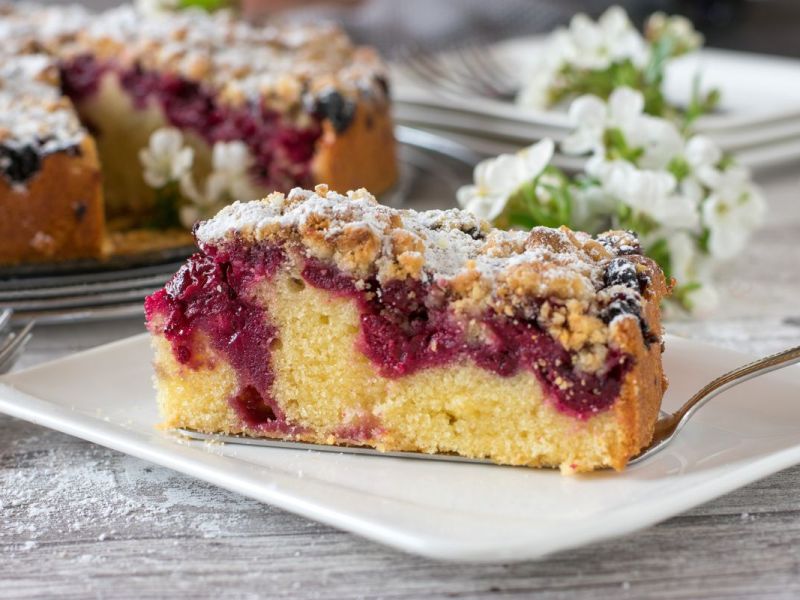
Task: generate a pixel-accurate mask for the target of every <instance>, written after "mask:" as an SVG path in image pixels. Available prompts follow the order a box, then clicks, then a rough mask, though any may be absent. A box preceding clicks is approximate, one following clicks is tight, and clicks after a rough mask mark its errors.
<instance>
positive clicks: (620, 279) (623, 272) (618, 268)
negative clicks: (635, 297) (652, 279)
mask: <svg viewBox="0 0 800 600" xmlns="http://www.w3.org/2000/svg"><path fill="white" fill-rule="evenodd" d="M604 283H605V285H606V287H610V286H612V285H624V286H625V287H627V288H630V289H632V290H636V291H641V290H640V287H639V277H638V275H637V273H636V265H634V264H633V263H632V262H630V261H628V260H625V259H624V258H615V259H614V260H612V261H611V262H610V263H609V265H608V267H607V268H606V273H605V276H604Z"/></svg>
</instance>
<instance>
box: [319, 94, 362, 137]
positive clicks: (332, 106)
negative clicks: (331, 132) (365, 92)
mask: <svg viewBox="0 0 800 600" xmlns="http://www.w3.org/2000/svg"><path fill="white" fill-rule="evenodd" d="M315 109H316V110H315V112H316V113H317V114H318V115H320V116H322V117H325V118H327V119H328V120H329V121H330V122H331V125H333V128H334V129H335V130H336V131H337V132H338V133H341V132H342V131H344V130H345V129H347V126H348V125H350V122H351V121H352V120H353V116H354V115H355V112H356V105H355V103H354V102H351V101H350V100H346V99H345V98H344V96H342V95H341V94H340V93H339V92H337V91H336V90H332V91H330V92H326V93H325V94H323V95H322V96H320V97H318V98H317V102H316V107H315Z"/></svg>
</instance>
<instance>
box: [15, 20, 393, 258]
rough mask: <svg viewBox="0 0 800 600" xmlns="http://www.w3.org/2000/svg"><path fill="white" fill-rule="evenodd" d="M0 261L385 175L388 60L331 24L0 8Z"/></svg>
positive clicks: (389, 149)
mask: <svg viewBox="0 0 800 600" xmlns="http://www.w3.org/2000/svg"><path fill="white" fill-rule="evenodd" d="M0 39H2V40H3V44H2V48H0V264H15V263H20V262H32V261H37V262H38V261H54V260H67V259H73V258H86V257H102V256H103V255H104V253H105V252H106V251H107V247H106V246H107V243H106V240H107V236H106V229H107V228H108V227H110V228H111V229H130V228H142V227H145V228H156V229H169V228H172V227H186V228H188V227H190V226H191V225H192V223H193V222H194V221H196V220H197V219H200V218H207V217H210V216H212V215H213V214H214V213H215V212H216V211H217V210H218V209H219V208H221V207H222V206H224V205H226V204H228V203H230V202H231V201H233V200H239V199H247V198H253V199H255V198H259V197H262V196H264V195H265V194H266V193H267V192H272V191H275V190H279V191H288V190H289V189H291V188H293V187H295V186H305V187H308V186H310V185H313V184H314V183H318V182H323V181H324V182H327V183H330V184H331V185H332V186H336V187H337V188H339V189H356V188H360V187H368V188H370V189H372V190H374V191H376V192H381V191H384V190H386V189H387V188H389V187H390V186H391V185H392V184H393V183H394V181H395V178H396V175H397V167H396V161H395V149H394V138H393V132H392V121H391V116H390V111H389V97H388V85H387V78H386V69H385V67H384V65H383V63H382V62H381V60H380V58H379V57H378V56H377V54H376V53H375V52H374V51H373V50H372V49H370V48H364V47H357V46H354V45H353V44H352V42H351V41H350V40H349V39H348V38H347V36H346V35H345V34H344V33H343V32H342V31H341V30H340V29H339V28H337V27H335V26H332V25H315V26H305V25H304V26H300V25H280V26H278V25H266V26H254V25H250V24H247V23H245V22H243V21H241V20H239V19H237V18H236V17H235V16H234V15H232V14H231V13H228V12H224V11H223V12H217V13H213V14H209V13H206V12H203V11H200V10H184V11H180V12H177V13H173V14H169V15H161V16H153V15H144V14H140V13H139V12H137V10H136V9H135V8H133V7H131V6H124V7H120V8H116V9H113V10H110V11H107V12H105V13H102V14H91V13H88V12H86V11H84V10H83V9H81V8H79V7H74V6H71V7H63V6H62V7H47V8H45V7H35V6H31V5H24V6H21V7H11V6H6V7H0Z"/></svg>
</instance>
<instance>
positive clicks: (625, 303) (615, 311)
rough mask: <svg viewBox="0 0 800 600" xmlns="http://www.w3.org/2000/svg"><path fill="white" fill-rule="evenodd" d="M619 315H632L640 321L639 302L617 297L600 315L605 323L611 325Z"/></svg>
mask: <svg viewBox="0 0 800 600" xmlns="http://www.w3.org/2000/svg"><path fill="white" fill-rule="evenodd" d="M621 315H633V316H634V317H637V318H639V319H641V315H642V309H641V306H640V305H639V302H638V301H637V300H636V299H635V298H633V297H626V296H618V297H617V298H615V299H614V300H613V301H612V302H611V303H610V304H609V305H608V306H606V307H605V308H604V309H603V311H602V312H601V313H600V317H601V318H602V319H603V321H604V322H606V323H611V321H613V320H614V319H616V318H617V317H619V316H621Z"/></svg>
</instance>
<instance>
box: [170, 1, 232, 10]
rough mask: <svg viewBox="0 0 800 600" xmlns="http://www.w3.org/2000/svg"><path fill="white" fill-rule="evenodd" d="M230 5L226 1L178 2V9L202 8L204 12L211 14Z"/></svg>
mask: <svg viewBox="0 0 800 600" xmlns="http://www.w3.org/2000/svg"><path fill="white" fill-rule="evenodd" d="M229 5H230V2H229V1H228V0H180V4H179V6H180V8H191V7H196V8H202V9H203V10H205V11H208V12H213V11H215V10H220V9H222V8H226V7H227V6H229Z"/></svg>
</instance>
